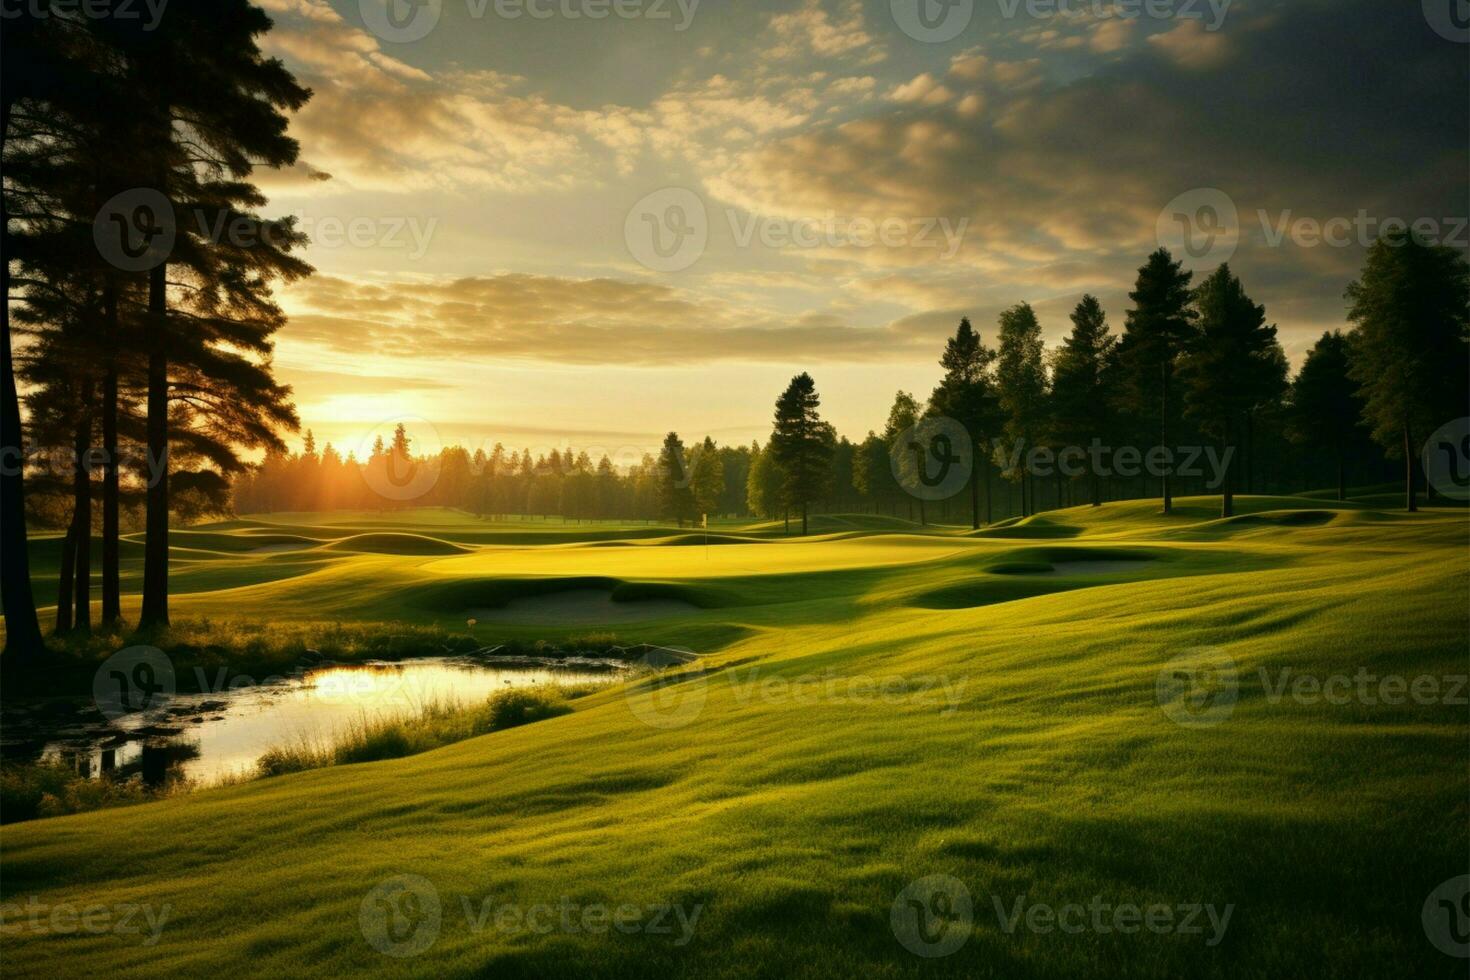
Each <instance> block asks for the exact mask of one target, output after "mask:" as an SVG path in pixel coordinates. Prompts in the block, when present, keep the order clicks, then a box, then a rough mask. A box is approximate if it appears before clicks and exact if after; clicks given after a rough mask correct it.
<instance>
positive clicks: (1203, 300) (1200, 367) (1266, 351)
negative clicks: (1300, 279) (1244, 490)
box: [1180, 264, 1285, 517]
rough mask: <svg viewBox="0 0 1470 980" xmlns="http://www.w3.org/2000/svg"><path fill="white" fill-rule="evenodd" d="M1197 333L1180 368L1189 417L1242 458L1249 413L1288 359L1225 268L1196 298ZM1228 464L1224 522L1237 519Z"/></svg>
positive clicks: (1260, 310)
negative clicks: (1241, 452) (1227, 518)
mask: <svg viewBox="0 0 1470 980" xmlns="http://www.w3.org/2000/svg"><path fill="white" fill-rule="evenodd" d="M1194 303H1195V309H1196V311H1197V313H1198V317H1199V321H1198V322H1199V330H1198V333H1197V334H1196V335H1195V338H1194V341H1193V343H1192V344H1191V345H1190V348H1189V350H1188V351H1187V352H1186V353H1185V355H1184V357H1183V358H1182V360H1181V362H1180V376H1181V377H1180V380H1181V381H1182V382H1183V387H1184V403H1185V407H1186V410H1187V411H1188V412H1189V414H1190V415H1191V416H1192V417H1194V418H1196V419H1198V420H1199V422H1200V427H1201V428H1202V429H1203V430H1204V432H1205V433H1206V434H1207V435H1210V436H1212V437H1214V438H1215V439H1216V440H1217V441H1218V442H1219V443H1220V446H1221V447H1222V449H1223V451H1224V452H1225V453H1229V454H1231V455H1232V456H1233V455H1238V453H1239V444H1240V437H1241V434H1242V432H1243V431H1244V429H1245V425H1246V421H1247V419H1248V418H1249V416H1250V413H1251V412H1252V411H1253V410H1254V409H1255V408H1256V407H1257V406H1258V405H1260V404H1261V403H1262V402H1263V401H1265V400H1266V399H1267V398H1268V397H1269V396H1270V395H1271V394H1272V393H1273V392H1274V389H1275V388H1276V379H1277V378H1278V377H1279V369H1278V365H1279V364H1281V363H1284V361H1285V355H1284V353H1283V352H1282V351H1281V345H1280V344H1279V343H1278V342H1277V340H1276V328H1275V327H1274V326H1267V325H1266V308H1265V307H1264V306H1260V305H1258V304H1257V303H1255V302H1253V301H1252V300H1251V298H1250V297H1249V296H1247V295H1246V292H1245V289H1244V288H1243V287H1242V286H1241V283H1240V280H1239V279H1237V278H1236V277H1235V275H1234V274H1232V273H1231V271H1230V266H1229V265H1226V264H1222V265H1221V266H1220V267H1219V268H1218V269H1216V270H1215V271H1214V272H1213V273H1211V274H1210V275H1209V276H1208V277H1207V278H1206V279H1205V280H1204V281H1203V282H1201V283H1200V284H1199V287H1198V288H1197V289H1196V290H1195V294H1194ZM1222 459H1225V468H1224V473H1223V474H1222V476H1223V478H1224V482H1223V484H1222V485H1221V487H1220V516H1221V517H1231V516H1233V515H1234V513H1235V462H1234V460H1233V459H1232V458H1230V457H1227V456H1223V455H1222Z"/></svg>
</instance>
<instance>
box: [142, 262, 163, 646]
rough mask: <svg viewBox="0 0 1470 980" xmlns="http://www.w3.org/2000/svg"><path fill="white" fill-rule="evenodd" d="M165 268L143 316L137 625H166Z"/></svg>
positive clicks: (156, 274)
mask: <svg viewBox="0 0 1470 980" xmlns="http://www.w3.org/2000/svg"><path fill="white" fill-rule="evenodd" d="M167 268H168V266H167V263H160V264H159V265H158V266H157V267H156V268H154V269H153V270H152V272H151V273H150V277H149V282H148V313H149V319H150V320H151V321H152V323H151V326H152V328H153V338H152V339H153V349H152V351H151V352H150V353H149V355H148V457H149V464H150V469H149V472H148V505H147V517H146V520H147V528H146V535H147V540H146V544H145V546H144V551H143V610H142V613H141V615H140V616H139V620H138V625H139V627H141V628H145V629H148V628H155V627H159V626H167V625H168V354H167V350H166V347H167V341H166V339H165V336H166V330H167V316H168V313H167V309H168V306H167V302H168V301H167V294H166V290H167V279H166V278H165V270H166V269H167Z"/></svg>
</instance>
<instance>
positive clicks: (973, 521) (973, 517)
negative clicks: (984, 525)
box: [970, 453, 981, 531]
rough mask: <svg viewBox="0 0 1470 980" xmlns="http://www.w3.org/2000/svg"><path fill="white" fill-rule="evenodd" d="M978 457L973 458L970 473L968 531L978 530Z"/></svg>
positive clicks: (977, 455) (979, 464)
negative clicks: (973, 466)
mask: <svg viewBox="0 0 1470 980" xmlns="http://www.w3.org/2000/svg"><path fill="white" fill-rule="evenodd" d="M980 466H981V463H980V456H979V454H978V453H977V454H976V456H975V469H973V470H971V471H970V530H972V531H978V530H980Z"/></svg>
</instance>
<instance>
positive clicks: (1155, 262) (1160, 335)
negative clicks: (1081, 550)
mask: <svg viewBox="0 0 1470 980" xmlns="http://www.w3.org/2000/svg"><path fill="white" fill-rule="evenodd" d="M1193 275H1194V274H1193V273H1191V272H1187V271H1185V270H1184V267H1183V264H1182V263H1180V262H1175V261H1174V257H1173V256H1172V255H1170V254H1169V251H1168V249H1164V248H1161V249H1159V250H1158V251H1156V252H1154V253H1153V254H1152V255H1150V256H1149V257H1148V261H1147V262H1145V263H1144V265H1143V267H1142V268H1140V269H1139V270H1138V281H1137V283H1136V284H1135V285H1134V288H1133V291H1132V292H1130V293H1129V294H1128V298H1129V299H1130V300H1132V301H1133V308H1132V309H1130V310H1129V311H1128V318H1127V321H1126V323H1125V326H1124V331H1123V337H1122V339H1121V340H1120V341H1119V342H1118V359H1119V363H1120V364H1121V366H1122V368H1123V376H1124V380H1125V390H1124V391H1123V392H1122V393H1121V394H1122V398H1123V402H1124V404H1125V405H1126V406H1127V407H1128V408H1129V409H1130V410H1131V411H1132V412H1133V413H1134V414H1135V415H1136V416H1137V418H1138V419H1140V420H1141V421H1143V422H1150V421H1151V422H1152V423H1153V426H1152V428H1153V431H1154V432H1157V433H1158V435H1159V440H1160V445H1161V446H1163V447H1165V448H1169V445H1170V437H1169V433H1170V429H1171V423H1172V422H1173V418H1174V416H1175V415H1176V414H1178V408H1177V407H1176V406H1175V405H1174V404H1173V403H1172V401H1171V398H1172V395H1173V387H1174V372H1175V370H1176V369H1177V367H1178V363H1179V358H1180V357H1181V356H1182V355H1183V353H1184V351H1185V350H1187V349H1188V348H1189V345H1190V343H1191V342H1192V340H1193V338H1194V334H1195V330H1194V314H1193V311H1192V310H1191V309H1190V299H1191V296H1190V291H1189V280H1190V279H1191V278H1192V277H1193ZM1169 477H1170V474H1169V472H1168V471H1167V470H1165V472H1164V473H1163V474H1161V477H1160V481H1159V484H1160V485H1159V495H1160V496H1161V497H1162V498H1163V504H1164V513H1166V514H1168V513H1172V512H1173V509H1174V499H1173V493H1172V490H1171V487H1170V479H1169Z"/></svg>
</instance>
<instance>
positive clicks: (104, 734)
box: [6, 659, 622, 785]
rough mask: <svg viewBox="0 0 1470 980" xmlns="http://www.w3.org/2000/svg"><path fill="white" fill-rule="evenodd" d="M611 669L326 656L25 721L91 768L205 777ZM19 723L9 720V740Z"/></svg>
mask: <svg viewBox="0 0 1470 980" xmlns="http://www.w3.org/2000/svg"><path fill="white" fill-rule="evenodd" d="M621 677H622V674H621V673H619V672H618V671H615V670H606V669H596V668H595V667H594V666H593V665H588V666H587V667H585V668H576V667H559V666H558V667H495V666H488V665H485V664H482V663H479V662H466V661H460V660H442V659H427V660H413V661H406V662H402V663H371V664H355V665H351V666H341V665H332V666H323V667H320V668H317V669H314V670H310V671H307V672H306V673H304V674H301V675H299V676H293V677H290V678H286V679H283V680H279V681H277V682H274V683H269V684H261V685H257V686H253V687H244V688H238V689H233V690H230V689H226V690H223V691H219V692H217V693H211V694H177V695H174V696H173V697H171V698H169V699H168V700H167V702H166V703H165V704H163V705H161V706H160V707H158V708H156V709H153V710H149V711H145V712H139V713H137V714H132V715H127V716H124V717H122V718H119V719H117V720H115V721H113V722H111V723H110V724H106V723H99V722H93V723H90V724H84V723H79V722H77V721H76V720H75V719H73V720H72V721H71V722H70V723H68V722H65V721H52V722H49V723H46V724H44V725H39V724H38V723H36V722H34V721H28V722H26V723H24V725H23V729H29V732H26V733H25V734H27V735H28V736H29V737H27V738H26V739H25V741H26V742H28V743H29V744H30V745H32V746H39V753H38V754H39V756H40V757H41V758H43V759H50V760H62V761H67V762H70V763H72V764H74V765H75V766H76V767H77V768H78V770H79V771H81V772H83V773H85V774H87V775H93V776H96V775H100V774H102V773H104V772H112V773H114V774H117V775H124V776H125V775H131V774H133V773H140V774H141V775H142V776H143V778H144V780H145V781H148V782H150V783H156V782H159V781H161V780H162V779H163V778H165V777H166V776H167V777H169V778H172V777H173V776H174V775H175V774H177V775H181V776H183V777H186V778H188V779H191V780H194V781H196V782H198V783H200V784H204V785H208V784H209V783H213V782H217V781H219V780H221V779H224V778H228V777H231V776H235V775H240V774H245V775H249V774H251V773H252V772H253V771H254V768H255V763H256V760H258V759H259V758H260V757H261V755H262V754H264V753H265V752H266V751H267V750H268V749H271V748H273V747H276V746H280V745H288V744H292V743H295V742H298V741H300V740H301V739H307V740H310V741H313V742H315V743H317V744H323V745H325V744H329V743H330V742H331V741H333V739H334V736H335V735H336V734H338V733H340V732H341V731H342V730H343V729H345V728H347V727H349V726H350V725H352V724H354V723H358V722H361V721H364V720H367V721H372V720H376V719H385V718H390V717H393V716H404V715H408V716H412V715H414V714H417V713H418V711H419V710H420V709H421V708H422V707H423V706H425V705H434V704H445V703H454V704H465V705H468V704H475V703H481V702H484V701H485V699H487V698H488V697H490V696H491V695H492V694H494V693H496V692H497V691H503V690H505V689H506V688H509V687H534V686H537V685H548V684H562V685H572V684H576V685H581V684H607V683H611V682H613V681H616V680H619V679H621ZM15 729H16V725H15V723H14V720H13V719H12V721H11V723H10V724H9V725H8V726H7V732H6V735H7V741H12V740H13V736H14V734H15Z"/></svg>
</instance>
